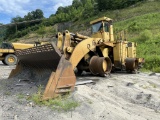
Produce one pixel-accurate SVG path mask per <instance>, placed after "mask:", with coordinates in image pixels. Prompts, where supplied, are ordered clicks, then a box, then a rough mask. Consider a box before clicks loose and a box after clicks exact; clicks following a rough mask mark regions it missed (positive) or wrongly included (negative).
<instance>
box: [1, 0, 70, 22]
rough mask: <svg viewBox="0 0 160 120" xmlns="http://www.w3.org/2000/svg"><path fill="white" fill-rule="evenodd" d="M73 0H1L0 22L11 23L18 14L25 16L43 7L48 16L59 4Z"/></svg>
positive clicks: (65, 4) (45, 14)
mask: <svg viewBox="0 0 160 120" xmlns="http://www.w3.org/2000/svg"><path fill="white" fill-rule="evenodd" d="M72 1H73V0H0V23H3V24H7V23H10V21H11V19H12V18H13V17H16V16H17V15H19V16H21V17H24V15H26V14H27V13H28V12H31V11H34V10H36V9H41V10H42V11H43V13H44V16H45V17H46V18H48V17H49V16H50V15H51V14H54V13H55V12H56V10H57V8H58V7H59V6H68V5H71V4H72Z"/></svg>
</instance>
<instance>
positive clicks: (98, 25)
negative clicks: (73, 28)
mask: <svg viewBox="0 0 160 120" xmlns="http://www.w3.org/2000/svg"><path fill="white" fill-rule="evenodd" d="M90 24H91V25H92V26H91V28H92V30H91V32H92V37H93V38H102V39H104V41H113V40H114V39H113V26H112V19H110V18H107V17H103V18H99V19H97V20H94V21H91V22H90Z"/></svg>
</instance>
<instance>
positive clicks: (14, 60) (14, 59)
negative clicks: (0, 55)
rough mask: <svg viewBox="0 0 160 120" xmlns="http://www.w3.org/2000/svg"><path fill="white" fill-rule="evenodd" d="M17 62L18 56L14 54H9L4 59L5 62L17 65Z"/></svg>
mask: <svg viewBox="0 0 160 120" xmlns="http://www.w3.org/2000/svg"><path fill="white" fill-rule="evenodd" d="M16 63H17V57H16V56H15V55H14V54H8V55H7V56H6V57H5V59H4V64H6V65H15V64H16Z"/></svg>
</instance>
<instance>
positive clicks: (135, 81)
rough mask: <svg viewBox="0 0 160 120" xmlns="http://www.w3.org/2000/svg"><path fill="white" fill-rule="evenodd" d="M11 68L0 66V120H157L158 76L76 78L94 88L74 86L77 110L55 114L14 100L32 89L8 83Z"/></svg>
mask: <svg viewBox="0 0 160 120" xmlns="http://www.w3.org/2000/svg"><path fill="white" fill-rule="evenodd" d="M13 68H14V66H12V67H9V66H4V65H2V63H0V120H160V74H158V73H153V74H150V73H139V74H126V73H114V74H111V76H108V77H105V78H102V77H93V76H87V75H84V76H83V77H77V81H86V80H93V81H95V82H96V84H86V85H79V86H76V88H77V90H76V91H75V92H73V93H72V97H73V98H74V99H75V100H77V101H79V103H80V106H79V107H77V108H75V109H74V110H71V111H68V112H63V111H60V112H58V111H54V110H52V109H50V108H48V107H44V106H43V107H42V106H41V107H40V106H38V105H35V104H34V103H33V102H32V101H29V100H25V99H22V100H20V99H18V97H17V96H18V95H19V94H20V93H23V94H25V95H26V96H27V95H29V94H31V93H32V92H34V91H35V90H36V85H35V84H34V83H30V85H29V86H28V83H21V84H19V83H18V80H13V79H11V80H8V79H7V77H8V75H9V73H10V71H11V69H13Z"/></svg>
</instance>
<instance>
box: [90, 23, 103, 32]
mask: <svg viewBox="0 0 160 120" xmlns="http://www.w3.org/2000/svg"><path fill="white" fill-rule="evenodd" d="M102 29H103V24H102V23H101V22H100V23H95V24H93V25H92V33H96V32H98V31H100V30H102Z"/></svg>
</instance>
